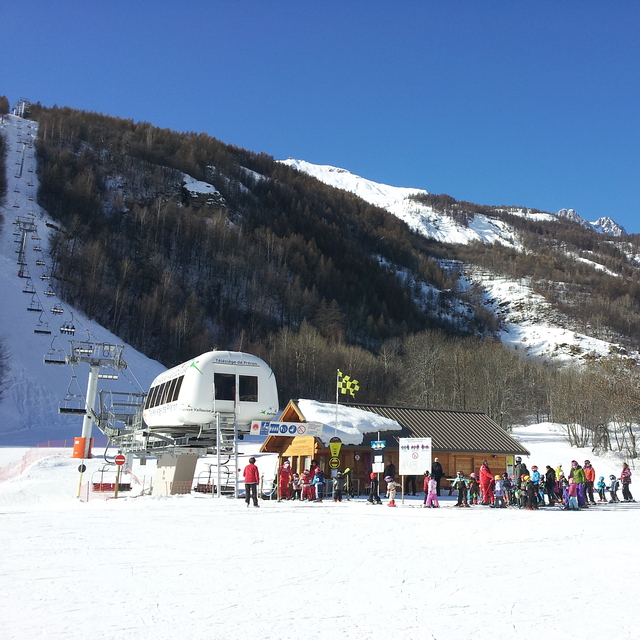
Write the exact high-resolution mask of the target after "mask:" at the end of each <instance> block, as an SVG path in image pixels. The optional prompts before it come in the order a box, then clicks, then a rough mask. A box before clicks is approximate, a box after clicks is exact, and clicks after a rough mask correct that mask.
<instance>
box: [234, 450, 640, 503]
mask: <svg viewBox="0 0 640 640" xmlns="http://www.w3.org/2000/svg"><path fill="white" fill-rule="evenodd" d="M348 472H349V470H348V469H346V470H345V471H338V472H337V474H336V476H335V477H334V478H332V480H333V483H332V488H331V493H332V494H333V501H334V502H342V498H343V494H344V491H345V486H346V482H347V477H346V475H347V473H348ZM631 475H632V474H631V469H630V468H629V465H628V464H627V463H626V462H623V463H622V470H621V472H620V475H619V477H617V476H615V475H613V474H611V475H609V477H608V479H607V478H605V476H599V477H598V478H597V479H596V471H595V469H594V468H593V466H592V465H591V462H590V461H589V460H585V461H584V464H583V465H580V464H579V463H578V461H577V460H573V461H572V462H571V468H570V469H569V471H568V473H565V471H564V470H563V468H562V465H561V464H559V465H558V466H557V467H555V468H553V467H551V465H546V467H545V470H544V471H540V470H539V469H538V467H537V466H536V465H532V466H531V470H529V469H528V468H527V466H526V464H525V463H524V462H523V461H522V458H520V457H517V458H516V464H515V467H514V473H513V475H510V474H509V473H496V474H494V473H493V472H492V471H491V469H490V467H489V463H488V462H487V460H484V461H483V463H482V465H481V466H480V469H479V470H478V473H475V472H473V473H471V474H469V477H466V475H465V474H464V473H463V472H462V471H458V472H457V473H456V476H455V477H454V478H453V479H452V480H451V486H450V489H449V495H452V492H453V491H456V492H457V496H458V499H457V502H456V505H455V506H456V507H469V506H472V505H485V506H489V507H493V508H496V509H504V508H507V507H518V508H520V509H529V510H535V509H538V508H540V507H554V506H556V505H559V506H561V507H562V508H564V509H568V510H578V509H586V508H588V507H589V506H592V505H595V504H598V503H611V504H616V503H619V502H635V500H634V499H633V495H632V494H631ZM383 477H384V481H385V483H386V497H387V498H388V502H387V506H389V507H395V506H396V495H397V492H398V491H400V490H402V484H400V483H399V482H397V481H396V468H395V465H394V464H393V462H392V461H391V459H390V458H389V459H388V460H387V465H386V467H385V468H384V473H383ZM408 477H410V478H411V480H409V483H407V478H408ZM444 478H445V476H444V473H443V471H442V466H441V465H440V462H439V460H438V458H435V460H434V464H433V469H432V470H431V471H426V472H425V475H424V481H423V487H422V488H423V491H424V502H423V506H424V507H426V508H438V507H439V506H440V504H439V501H438V496H440V491H441V486H440V485H441V481H442V479H444ZM244 479H245V501H246V503H247V506H249V505H250V504H251V502H252V501H253V505H254V506H255V507H258V506H259V505H258V496H257V489H258V485H259V482H260V473H259V471H258V467H257V466H256V464H255V458H250V459H249V464H248V465H247V466H246V467H245V469H244ZM369 479H370V481H371V482H370V485H369V496H368V499H367V502H368V503H370V504H382V500H381V498H380V495H379V486H378V474H377V473H375V472H371V474H370V478H369ZM415 479H416V477H415V476H407V477H405V493H408V491H407V489H408V488H409V489H411V488H413V491H412V492H411V495H416V491H415ZM326 484H327V483H326V479H325V475H324V472H323V471H322V469H321V468H320V466H319V464H318V461H317V460H312V461H311V466H310V468H309V469H305V470H304V471H303V472H302V473H301V474H298V473H294V472H293V470H292V468H291V464H290V463H289V461H288V460H285V461H284V462H283V464H282V465H281V466H280V468H279V470H278V499H280V500H300V501H309V502H311V501H313V502H322V500H323V497H324V491H325V486H326ZM619 491H621V492H622V496H621V497H620V496H619V495H618V492H619ZM596 497H597V498H596Z"/></svg>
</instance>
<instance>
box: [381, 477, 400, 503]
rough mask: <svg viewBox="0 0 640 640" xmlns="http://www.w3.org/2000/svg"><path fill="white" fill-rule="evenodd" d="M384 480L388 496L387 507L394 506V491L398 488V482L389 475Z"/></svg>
mask: <svg viewBox="0 0 640 640" xmlns="http://www.w3.org/2000/svg"><path fill="white" fill-rule="evenodd" d="M384 481H385V482H386V483H387V497H388V498H389V503H388V504H387V506H388V507H395V506H396V492H397V491H398V489H399V488H400V486H401V485H400V483H399V482H396V481H395V480H394V479H393V478H392V477H391V476H386V477H385V479H384Z"/></svg>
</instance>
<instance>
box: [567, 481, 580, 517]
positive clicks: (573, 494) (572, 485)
mask: <svg viewBox="0 0 640 640" xmlns="http://www.w3.org/2000/svg"><path fill="white" fill-rule="evenodd" d="M567 491H568V494H569V495H568V497H569V500H568V504H567V506H566V507H565V509H568V510H569V511H578V510H579V509H580V507H579V506H578V483H577V482H576V481H575V480H574V479H573V478H569V487H568V489H567Z"/></svg>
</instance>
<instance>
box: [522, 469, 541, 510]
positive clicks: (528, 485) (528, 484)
mask: <svg viewBox="0 0 640 640" xmlns="http://www.w3.org/2000/svg"><path fill="white" fill-rule="evenodd" d="M523 480H524V494H525V500H526V505H527V509H528V510H529V511H537V510H538V494H537V492H536V485H535V484H534V483H533V480H532V479H531V476H525V477H524V478H523Z"/></svg>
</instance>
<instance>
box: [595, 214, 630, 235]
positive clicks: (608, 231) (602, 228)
mask: <svg viewBox="0 0 640 640" xmlns="http://www.w3.org/2000/svg"><path fill="white" fill-rule="evenodd" d="M589 224H591V226H592V227H593V228H594V229H595V230H596V231H598V232H599V233H604V234H605V235H608V236H625V235H627V232H626V230H625V228H624V227H622V226H621V225H619V224H618V223H617V222H615V221H614V220H612V219H611V218H609V217H608V216H603V217H601V218H598V219H597V220H596V221H595V222H591V223H589Z"/></svg>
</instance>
